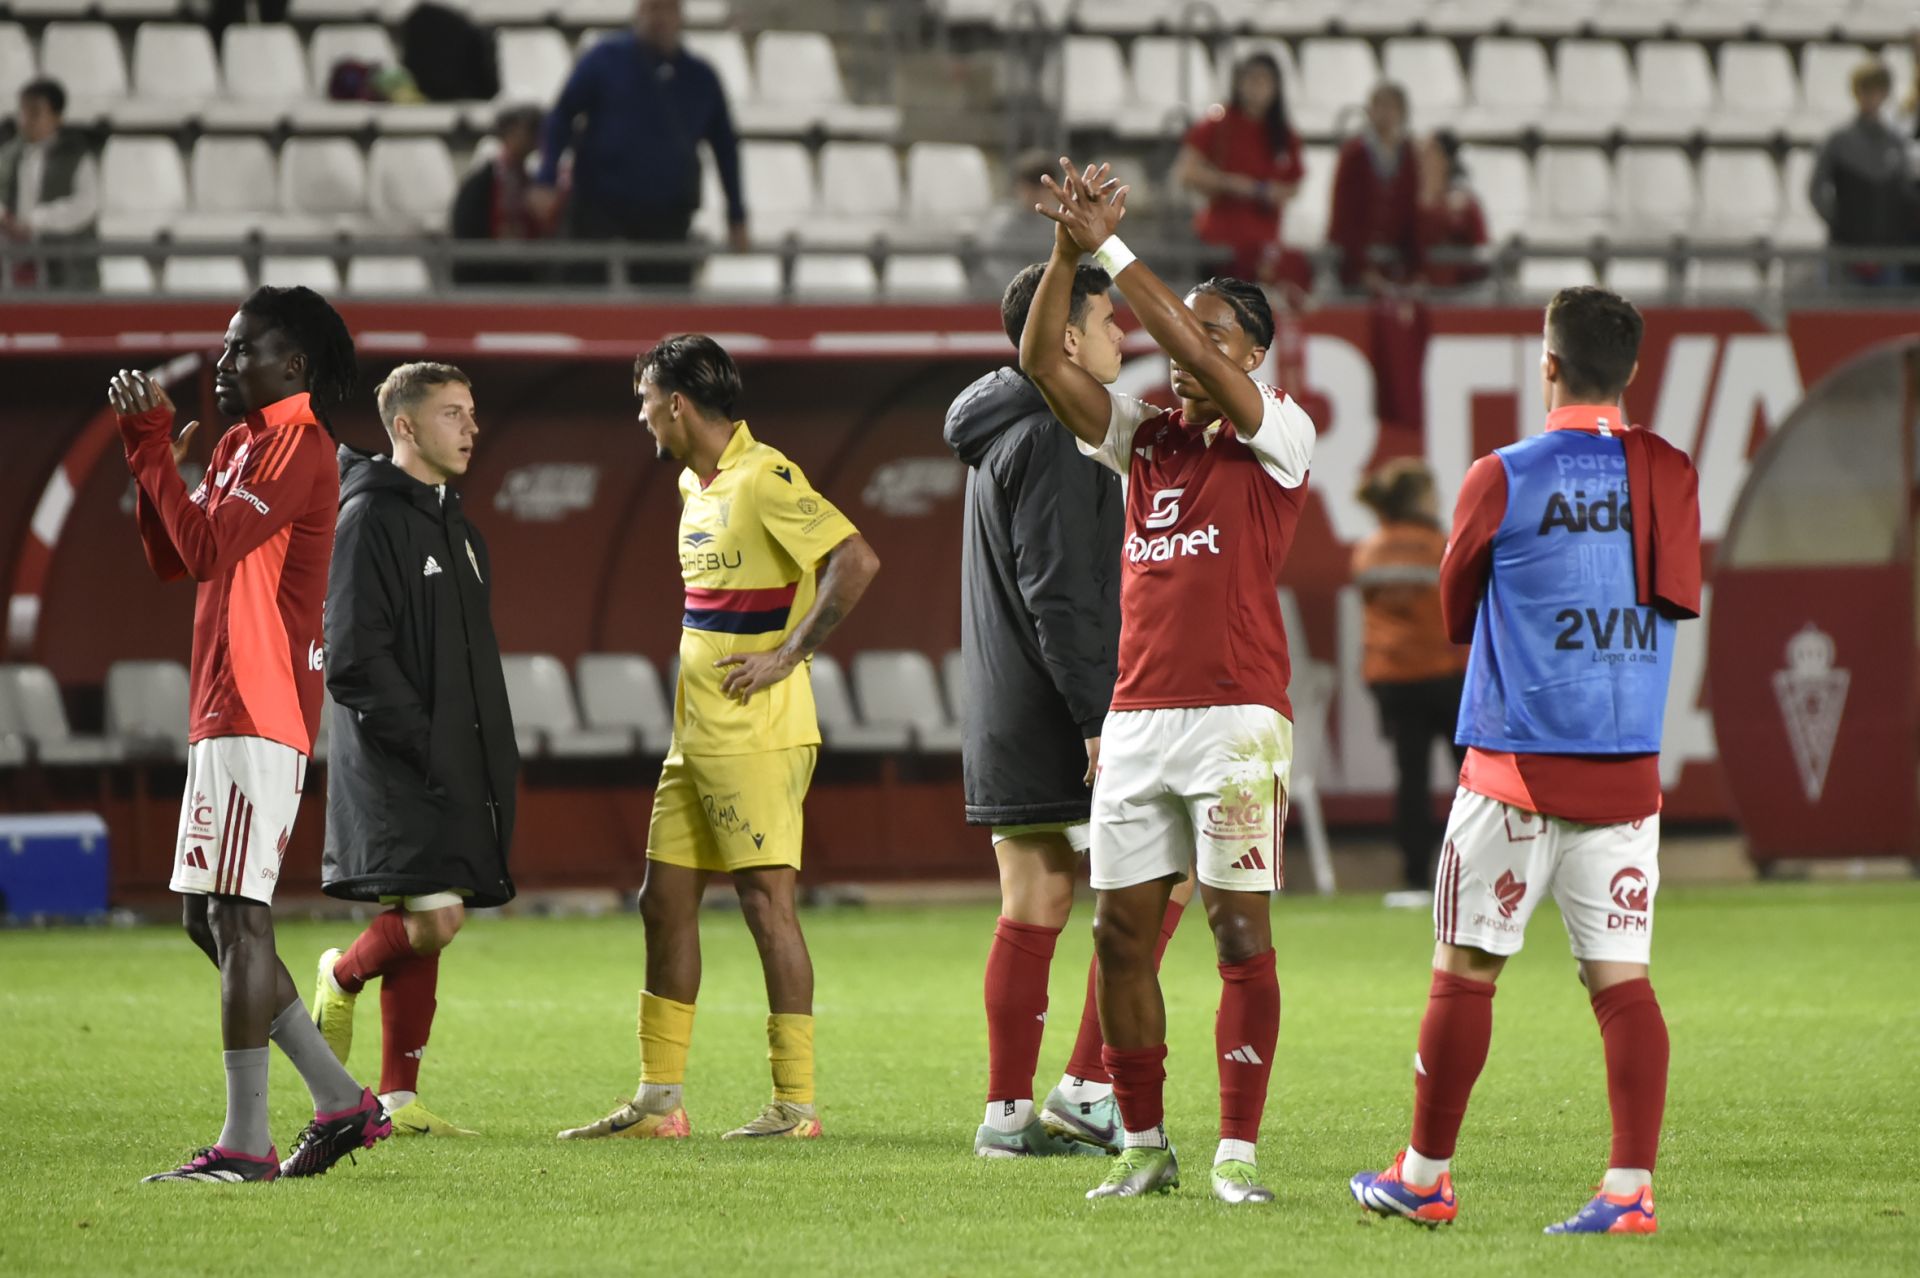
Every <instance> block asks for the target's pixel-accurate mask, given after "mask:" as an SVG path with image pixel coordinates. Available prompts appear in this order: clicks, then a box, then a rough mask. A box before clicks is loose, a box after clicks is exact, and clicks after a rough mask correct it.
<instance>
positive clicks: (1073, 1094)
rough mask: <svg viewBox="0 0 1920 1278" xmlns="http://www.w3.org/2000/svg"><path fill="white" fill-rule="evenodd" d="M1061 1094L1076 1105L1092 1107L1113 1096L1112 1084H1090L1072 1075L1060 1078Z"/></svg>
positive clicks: (1064, 1075) (1063, 1075)
mask: <svg viewBox="0 0 1920 1278" xmlns="http://www.w3.org/2000/svg"><path fill="white" fill-rule="evenodd" d="M1060 1094H1061V1095H1062V1096H1064V1097H1066V1098H1067V1099H1068V1100H1069V1101H1071V1102H1073V1103H1074V1104H1075V1105H1092V1104H1095V1103H1097V1102H1099V1101H1103V1100H1105V1099H1106V1098H1107V1097H1109V1096H1111V1095H1113V1084H1112V1083H1089V1082H1088V1081H1087V1080H1086V1079H1084V1078H1075V1077H1074V1076H1073V1075H1071V1074H1062V1075H1061V1076H1060Z"/></svg>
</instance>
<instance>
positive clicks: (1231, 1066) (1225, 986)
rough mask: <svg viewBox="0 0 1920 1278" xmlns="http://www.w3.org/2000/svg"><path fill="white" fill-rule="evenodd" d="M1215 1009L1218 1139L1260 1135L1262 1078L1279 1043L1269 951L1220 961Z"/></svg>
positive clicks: (1254, 1138)
mask: <svg viewBox="0 0 1920 1278" xmlns="http://www.w3.org/2000/svg"><path fill="white" fill-rule="evenodd" d="M1220 981H1221V988H1220V1010H1219V1012H1218V1013H1217V1014H1216V1015H1215V1017H1214V1020H1213V1050H1214V1051H1215V1052H1216V1053H1217V1054H1218V1055H1219V1057H1220V1062H1219V1064H1220V1139H1221V1140H1243V1141H1246V1142H1247V1143H1248V1144H1252V1143H1253V1142H1255V1141H1257V1140H1259V1139H1260V1116H1261V1114H1263V1113H1264V1112H1265V1111H1266V1108H1267V1082H1268V1080H1269V1079H1270V1078H1271V1077H1272V1075H1273V1055H1274V1050H1275V1048H1276V1046H1277V1045H1278V1044H1279V1041H1280V978H1279V977H1278V976H1276V975H1275V974H1274V967H1273V951H1272V950H1268V951H1267V952H1266V953H1264V954H1260V955H1257V956H1255V957H1253V958H1250V959H1248V960H1247V961H1246V962H1244V963H1222V964H1221V965H1220Z"/></svg>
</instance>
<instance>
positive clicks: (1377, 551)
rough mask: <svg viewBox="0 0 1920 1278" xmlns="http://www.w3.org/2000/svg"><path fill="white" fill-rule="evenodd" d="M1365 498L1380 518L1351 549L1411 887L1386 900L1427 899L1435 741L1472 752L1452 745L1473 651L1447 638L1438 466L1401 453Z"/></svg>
mask: <svg viewBox="0 0 1920 1278" xmlns="http://www.w3.org/2000/svg"><path fill="white" fill-rule="evenodd" d="M1358 496H1359V498H1360V500H1361V501H1362V502H1363V503H1365V504H1366V506H1368V507H1369V508H1370V509H1371V510H1372V511H1373V512H1374V514H1376V515H1377V516H1379V518H1380V526H1379V527H1378V528H1376V529H1374V531H1373V532H1371V533H1369V534H1367V535H1366V536H1365V537H1363V538H1361V540H1360V542H1359V544H1358V545H1356V546H1355V547H1354V548H1353V584H1354V585H1356V586H1358V587H1359V588H1360V597H1361V599H1362V600H1363V601H1364V603H1365V616H1364V622H1363V626H1362V649H1363V655H1362V658H1361V667H1360V669H1361V673H1362V674H1363V675H1364V677H1365V678H1366V681H1367V686H1368V687H1369V688H1371V689H1372V690H1373V697H1374V700H1375V701H1376V702H1377V703H1378V704H1379V707H1380V730H1381V732H1382V733H1383V734H1384V735H1385V736H1386V737H1387V738H1388V740H1389V741H1391V742H1392V744H1393V760H1394V771H1395V774H1396V776H1397V779H1398V784H1397V787H1396V789H1395V797H1394V804H1393V836H1394V841H1395V842H1396V843H1397V844H1398V845H1399V848H1400V872H1401V881H1402V886H1403V888H1404V893H1396V894H1394V896H1391V897H1389V898H1388V903H1389V904H1395V905H1398V904H1408V905H1412V904H1421V903H1424V900H1425V899H1427V898H1426V897H1425V894H1426V892H1427V890H1428V889H1429V888H1431V887H1432V886H1433V871H1432V867H1431V864H1430V862H1431V860H1432V857H1433V854H1434V853H1435V852H1436V851H1438V850H1439V847H1440V834H1441V831H1440V830H1439V829H1437V828H1436V825H1435V822H1434V819H1433V791H1432V787H1431V784H1430V782H1431V767H1430V764H1431V763H1432V760H1433V743H1434V741H1435V740H1436V739H1438V740H1441V741H1445V742H1446V743H1447V744H1448V745H1449V746H1452V748H1453V752H1454V755H1455V757H1456V758H1464V757H1465V754H1466V751H1465V749H1464V747H1461V746H1455V745H1453V729H1454V719H1455V718H1456V717H1458V715H1459V712H1460V692H1461V688H1462V686H1463V684H1464V682H1465V671H1466V667H1467V650H1466V649H1465V648H1456V647H1454V646H1453V644H1452V643H1450V642H1449V641H1448V639H1447V629H1446V626H1445V624H1444V623H1443V622H1442V620H1441V616H1440V558H1441V555H1442V554H1443V553H1444V552H1445V550H1446V547H1447V534H1446V533H1445V532H1444V531H1442V530H1441V527H1440V519H1439V506H1438V504H1437V502H1436V501H1435V499H1434V484H1433V472H1432V471H1431V470H1429V469H1428V468H1427V464H1426V463H1425V462H1423V461H1421V460H1420V459H1419V458H1417V457H1397V458H1395V459H1393V460H1392V461H1389V462H1386V463H1385V464H1383V465H1382V466H1381V467H1380V468H1379V469H1378V470H1376V471H1374V472H1373V473H1372V474H1371V475H1369V476H1367V479H1366V482H1365V483H1364V484H1362V485H1361V487H1360V492H1359V494H1358Z"/></svg>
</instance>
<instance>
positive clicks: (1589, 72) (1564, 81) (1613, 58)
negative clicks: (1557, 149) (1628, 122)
mask: <svg viewBox="0 0 1920 1278" xmlns="http://www.w3.org/2000/svg"><path fill="white" fill-rule="evenodd" d="M1553 79H1554V88H1553V106H1552V109H1551V110H1549V112H1548V113H1547V118H1546V123H1545V132H1546V134H1547V136H1548V137H1552V138H1593V137H1600V136H1602V135H1604V134H1606V133H1607V132H1609V131H1611V130H1612V129H1615V128H1617V127H1619V125H1620V122H1621V121H1622V120H1624V119H1625V118H1626V115H1627V112H1628V111H1629V110H1631V109H1632V106H1633V70H1632V67H1631V64H1629V63H1628V61H1627V46H1625V45H1624V44H1621V43H1620V42H1619V41H1618V40H1562V41H1561V42H1560V44H1559V46H1558V47H1557V48H1555V50H1554V54H1553Z"/></svg>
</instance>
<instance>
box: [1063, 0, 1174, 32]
mask: <svg viewBox="0 0 1920 1278" xmlns="http://www.w3.org/2000/svg"><path fill="white" fill-rule="evenodd" d="M1074 21H1075V22H1077V23H1078V24H1079V25H1080V26H1082V27H1084V28H1086V29H1087V30H1088V31H1104V32H1108V33H1110V34H1113V35H1134V34H1139V33H1144V32H1148V31H1153V30H1155V29H1158V28H1164V27H1166V26H1168V25H1171V24H1172V23H1173V22H1174V21H1177V7H1175V6H1169V5H1168V4H1167V2H1166V0H1099V3H1098V4H1082V5H1081V6H1080V7H1079V9H1078V10H1077V11H1076V12H1075V14H1074Z"/></svg>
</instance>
